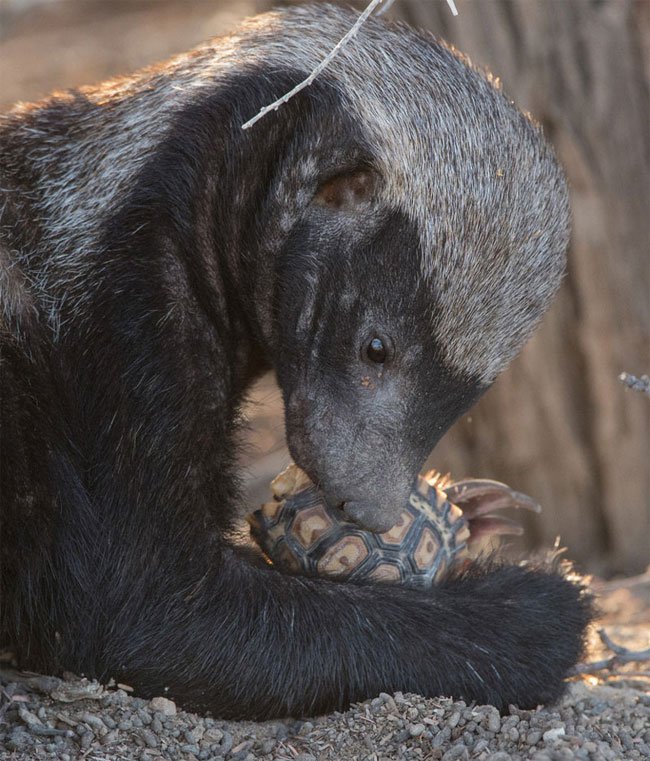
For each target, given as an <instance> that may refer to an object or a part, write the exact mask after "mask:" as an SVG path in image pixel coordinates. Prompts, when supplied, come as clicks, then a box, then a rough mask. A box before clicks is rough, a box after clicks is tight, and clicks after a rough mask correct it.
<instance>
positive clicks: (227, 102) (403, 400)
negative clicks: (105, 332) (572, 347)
mask: <svg viewBox="0 0 650 761" xmlns="http://www.w3.org/2000/svg"><path fill="white" fill-rule="evenodd" d="M355 19H356V14H354V13H353V12H351V11H344V10H341V9H337V8H335V7H332V6H327V5H319V6H315V7H305V8H293V9H289V10H284V11H278V12H274V13H271V14H267V15H264V16H261V17H258V18H256V19H252V20H251V21H249V22H247V23H245V24H244V25H243V26H242V27H241V29H240V30H239V31H238V32H236V33H235V34H234V35H232V36H231V37H229V38H226V39H225V40H222V41H217V42H216V43H209V44H207V45H205V46H203V47H201V48H198V49H197V50H196V51H194V52H193V53H190V54H188V55H186V56H181V57H179V58H178V59H176V60H173V61H171V62H170V63H169V64H167V65H166V66H165V67H163V68H161V69H158V70H151V71H145V72H144V73H141V74H139V75H135V76H134V77H133V78H130V79H127V80H122V81H119V82H116V83H109V84H108V86H104V87H103V88H100V89H92V88H87V89H83V90H81V91H79V92H78V93H77V94H73V95H70V96H65V97H64V98H63V99H59V100H55V101H53V102H52V104H50V105H47V104H46V105H45V106H44V107H42V108H41V110H37V111H35V112H34V113H29V112H28V113H20V114H19V115H18V118H19V120H20V122H19V131H20V130H23V126H24V130H23V131H22V133H21V134H20V137H19V140H20V144H21V145H24V151H25V154H29V156H30V160H31V161H33V162H34V163H35V165H36V166H35V173H36V174H37V175H39V176H42V177H45V178H47V181H46V182H45V183H44V192H43V194H42V200H41V201H40V202H38V203H40V207H39V208H38V210H37V211H38V214H37V215H36V214H35V215H34V216H35V217H36V216H37V217H38V219H39V220H41V221H42V227H43V233H42V236H43V240H42V245H43V247H44V248H46V249H47V250H48V251H49V252H50V253H49V255H48V256H49V258H48V263H47V266H45V267H44V268H43V271H42V272H40V273H36V274H34V273H30V276H31V277H32V280H33V282H38V283H39V284H41V285H42V286H43V288H42V290H43V292H47V293H48V294H49V295H48V299H49V300H50V301H51V302H52V304H51V314H52V316H53V317H52V319H53V320H54V321H55V322H56V321H59V322H61V323H62V324H63V325H64V326H65V323H66V321H67V320H71V319H72V317H74V315H75V314H77V315H78V314H79V313H81V312H83V310H84V309H90V308H91V307H90V306H88V304H87V302H88V298H89V297H88V289H87V285H85V284H87V283H88V282H89V276H87V275H85V274H84V272H90V271H91V270H92V269H93V268H95V271H96V270H97V269H99V274H97V272H96V274H95V275H93V276H92V279H93V281H94V282H95V283H96V284H101V283H102V282H105V287H102V288H99V287H98V288H97V292H98V293H99V292H100V291H101V293H100V295H99V296H98V299H97V303H98V304H99V306H98V314H99V319H103V317H102V315H103V314H104V313H105V310H106V303H107V300H108V299H109V294H122V296H121V298H123V299H124V300H125V301H124V305H123V306H122V307H120V308H119V309H118V310H117V311H118V314H117V317H116V323H117V322H119V321H126V320H127V319H130V320H131V322H130V323H129V325H128V326H126V327H125V328H124V329H123V330H122V334H124V335H125V336H127V337H129V340H130V336H134V335H135V332H134V331H135V329H134V325H136V323H137V324H138V325H140V324H144V322H145V319H144V317H143V315H154V313H155V310H156V309H157V308H158V306H157V302H156V303H153V302H150V301H147V300H146V299H147V298H148V296H146V292H147V289H150V290H151V289H153V283H154V282H155V283H157V285H156V288H157V289H158V291H160V293H163V292H164V293H167V292H172V294H173V299H172V301H173V303H172V305H171V306H169V308H167V307H165V316H164V319H160V320H159V319H157V318H156V320H154V319H153V317H152V318H151V319H152V322H154V324H155V326H156V329H157V330H158V329H162V328H161V327H160V326H166V325H168V324H170V322H173V320H172V317H173V316H174V315H176V314H178V308H179V306H183V307H184V308H186V309H188V308H190V307H188V306H187V305H188V304H191V305H192V307H191V308H192V309H195V308H199V309H200V310H201V312H202V313H205V314H208V315H209V316H210V319H211V320H212V322H213V323H214V324H215V325H217V330H216V331H215V332H216V333H217V334H218V335H219V336H226V335H229V334H230V335H232V336H235V338H233V339H232V341H231V344H230V345H229V346H228V348H227V351H228V357H229V359H223V358H222V359H221V360H219V361H220V362H222V365H225V364H226V363H227V362H228V361H232V362H234V360H233V359H232V358H233V357H239V356H240V354H241V355H242V356H243V355H244V354H245V353H246V352H245V349H244V348H242V347H243V346H244V345H250V344H251V342H252V343H253V345H254V346H256V347H257V353H258V354H259V350H260V349H261V351H262V352H263V353H264V355H265V356H266V358H267V361H268V364H270V365H271V366H272V367H273V368H274V369H275V371H276V373H277V376H278V380H279V383H280V386H281V388H282V392H283V395H284V400H285V407H286V424H287V438H288V443H289V448H290V450H291V453H292V455H293V456H294V458H295V459H296V461H297V462H298V464H299V465H301V466H302V467H303V468H304V469H305V470H306V471H307V472H308V473H309V474H310V475H311V477H312V478H313V479H314V480H315V481H316V482H318V483H320V485H321V486H322V488H323V489H324V491H325V493H326V495H327V496H328V497H329V499H331V500H332V501H333V502H336V503H339V502H344V503H345V509H346V510H347V512H348V513H349V514H350V515H351V516H352V517H353V518H354V519H355V520H357V521H359V522H360V523H362V524H363V525H365V526H367V527H369V528H371V529H384V528H386V527H388V526H389V525H391V524H392V523H393V522H394V520H395V516H396V514H397V512H398V510H399V507H400V505H401V504H402V503H403V501H404V500H405V499H406V497H407V494H408V491H409V489H410V487H411V484H412V482H413V479H414V477H415V475H416V473H417V472H418V470H419V469H420V467H421V466H422V464H423V462H424V460H425V458H426V457H427V456H428V454H429V452H430V450H431V449H432V448H433V446H434V444H435V443H436V442H437V440H438V439H439V437H440V436H441V435H442V433H443V432H444V431H445V430H446V429H447V428H448V427H449V426H450V424H451V423H452V422H453V421H454V420H455V419H456V418H457V417H458V416H459V415H460V414H461V413H462V412H463V411H464V410H466V409H467V408H468V407H469V406H470V405H471V404H472V403H473V402H474V401H475V400H476V399H477V398H478V396H479V395H480V394H481V393H482V392H483V391H484V390H485V389H486V388H487V387H488V386H489V385H490V383H491V382H492V381H493V380H494V378H495V376H496V375H497V373H498V372H499V371H500V370H501V369H503V368H504V367H505V366H506V364H507V363H508V362H509V360H510V359H511V358H512V357H513V356H514V355H515V354H516V353H517V351H518V350H519V349H520V347H521V345H522V344H523V342H524V341H525V340H526V338H527V337H528V336H529V334H530V332H531V331H532V329H533V327H534V325H535V324H536V323H537V321H538V320H539V319H540V317H541V315H542V314H543V312H544V311H545V309H546V308H547V306H548V304H549V301H550V299H551V297H552V295H553V293H554V291H555V290H556V288H557V286H558V284H559V281H560V278H561V274H562V270H563V265H564V256H565V249H566V246H567V238H568V208H567V192H566V188H565V184H564V180H563V176H562V173H561V171H560V169H559V168H558V166H557V163H556V161H555V159H554V157H553V155H552V152H551V151H550V149H549V148H548V147H547V145H546V144H545V142H544V140H543V139H542V137H541V135H540V133H539V131H538V129H537V128H536V127H535V126H534V125H533V124H532V123H531V122H530V120H529V119H527V118H526V117H524V116H523V115H522V114H521V113H520V112H519V111H518V110H517V109H516V108H515V107H514V106H513V105H512V104H511V103H510V102H509V101H508V100H507V99H506V98H505V97H504V96H503V95H502V94H501V93H500V92H499V90H498V89H497V88H495V87H494V85H493V84H492V83H491V82H490V81H489V79H487V78H486V77H484V76H482V75H481V74H479V73H477V72H476V71H474V70H473V69H471V68H470V67H469V66H468V65H467V63H466V62H464V61H463V60H462V59H461V57H460V56H458V55H457V54H456V53H454V52H453V51H451V50H450V49H449V48H447V47H445V46H444V45H442V44H440V43H439V42H437V41H436V40H435V39H434V38H433V37H431V36H429V35H426V34H420V33H417V32H414V31H412V30H410V29H408V28H406V27H402V26H395V25H387V24H384V23H381V22H379V21H377V20H373V19H370V20H369V21H368V23H367V24H366V25H364V27H363V28H362V29H361V30H360V31H359V33H358V35H357V36H356V38H355V39H354V41H353V42H352V43H351V44H349V45H348V46H347V47H346V48H344V49H343V51H342V52H341V54H340V55H339V56H337V57H336V58H335V59H334V60H333V61H332V63H331V65H330V66H329V67H328V68H327V69H326V70H325V71H324V72H323V73H322V74H321V75H320V76H319V77H318V79H317V80H316V81H315V82H314V83H313V84H312V85H311V86H310V87H309V88H308V89H307V90H305V91H303V92H301V93H299V94H298V95H297V96H296V97H295V98H293V99H292V100H290V101H289V102H288V103H287V104H285V105H284V106H283V107H282V108H280V109H279V110H278V111H276V112H273V113H270V114H269V115H268V116H266V117H265V118H264V119H262V120H261V121H260V122H259V123H258V124H256V125H255V126H254V127H252V128H251V129H250V130H246V131H242V130H241V125H242V123H243V122H245V121H246V120H247V119H248V118H250V117H251V116H253V115H254V114H255V113H257V111H258V109H259V108H261V107H262V106H264V105H266V104H267V103H269V102H270V101H272V100H274V99H275V98H277V97H279V96H280V95H282V94H283V93H285V92H286V91H287V90H289V89H290V88H291V87H292V86H293V85H295V84H296V83H297V82H299V81H301V80H302V79H303V78H304V77H305V76H306V75H307V74H308V73H309V72H310V71H311V69H312V68H313V67H314V66H315V65H316V64H317V63H318V62H319V61H320V60H322V58H323V57H324V56H325V55H326V53H327V52H328V51H329V50H330V49H331V48H332V47H333V46H334V44H335V43H336V42H337V41H338V40H339V39H340V38H341V37H342V36H343V35H344V34H345V32H346V31H347V30H348V29H349V28H350V26H351V25H352V23H353V22H354V20H355ZM66 98H67V99H66ZM61 113H65V118H66V119H68V120H69V122H70V126H69V129H68V131H67V132H65V130H64V128H63V126H61V127H59V126H57V129H59V130H60V131H61V136H60V137H59V138H57V137H55V136H54V135H52V134H49V136H48V141H47V146H46V147H47V150H45V151H43V152H42V156H41V155H40V154H39V151H40V150H41V149H40V147H39V146H40V143H38V144H37V145H36V146H35V147H33V146H31V144H30V140H32V139H35V140H36V139H37V138H38V135H39V132H40V131H42V130H44V129H45V127H42V125H41V122H44V123H45V124H46V127H47V128H48V129H50V131H51V125H52V124H53V123H54V122H56V124H57V125H58V124H59V120H60V119H61V118H62V117H61ZM34 136H36V138H35V137H34ZM57 140H58V142H57ZM115 209H119V211H118V212H116V211H115ZM98 230H99V231H101V232H100V233H99V234H97V235H96V234H95V231H98ZM35 234H36V233H35ZM48 236H49V237H48ZM153 250H158V251H160V252H161V253H160V255H159V256H157V257H154V256H153V255H152V254H151V253H148V252H150V251H153ZM106 251H108V253H104V255H102V252H106ZM33 259H34V260H36V257H33ZM179 262H180V266H179V265H178V263H179ZM109 267H110V268H111V269H110V281H103V280H102V277H103V275H102V272H103V271H104V270H105V271H106V272H108V271H109ZM155 267H160V277H159V281H155V278H153V276H152V268H155ZM138 273H140V274H141V276H142V285H141V286H140V285H138V286H134V285H133V283H134V279H135V278H136V277H137V276H138ZM107 277H109V276H108V275H107ZM120 278H121V279H122V280H123V282H122V281H120V282H118V280H120ZM174 279H175V280H174ZM170 280H174V283H173V284H172V285H170ZM181 281H182V282H183V284H184V285H183V288H185V289H186V291H187V293H185V292H183V291H182V288H181V286H180V285H179V283H180V282H181ZM124 294H132V295H131V296H130V297H129V299H128V300H127V299H126V296H124ZM188 294H189V295H188ZM110 298H113V297H112V296H110ZM115 298H117V296H115ZM161 298H162V297H161ZM197 305H199V307H197ZM136 309H138V310H140V316H139V317H138V318H137V320H135V319H131V315H132V312H133V311H134V310H136ZM179 324H180V329H182V330H184V331H186V332H191V330H192V329H193V326H194V325H196V324H198V318H197V320H194V321H193V320H192V319H184V320H181V321H180V323H179ZM242 325H243V328H242ZM55 327H56V326H55ZM229 331H230V333H229ZM244 334H245V338H244V339H242V340H241V341H240V340H239V339H240V338H241V337H242V335H244ZM235 339H236V340H235ZM111 340H114V337H113V336H112V338H111ZM224 340H225V339H224ZM204 343H209V342H208V341H205V342H204ZM201 345H203V344H202V343H201V341H199V340H198V339H197V340H196V341H195V346H201ZM139 346H141V343H140V344H139ZM195 353H196V352H195ZM156 361H158V360H156ZM186 361H187V362H194V361H195V360H194V357H193V355H191V356H188V358H187V359H186ZM206 361H207V360H206ZM246 361H248V360H246ZM241 364H242V366H243V365H245V364H246V362H245V361H244V360H243V359H242V360H241ZM132 365H133V366H134V367H135V366H138V362H136V361H135V360H134V361H133V363H132ZM196 372H197V373H198V372H199V371H198V370H197V371H196ZM243 374H244V373H243V371H242V375H243ZM207 375H208V373H207V371H206V376H207ZM210 377H216V374H215V373H213V375H212V376H210ZM140 385H142V384H140ZM226 396H227V397H228V398H231V397H232V398H235V397H236V393H233V394H229V393H228V394H226ZM197 404H198V401H197ZM150 406H151V405H150ZM164 408H165V405H164V404H161V405H158V407H156V409H157V410H160V409H164ZM140 409H142V405H141V407H140Z"/></svg>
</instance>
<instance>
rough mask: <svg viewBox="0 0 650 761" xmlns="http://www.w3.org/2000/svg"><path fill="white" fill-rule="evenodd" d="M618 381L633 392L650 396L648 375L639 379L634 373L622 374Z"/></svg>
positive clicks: (649, 378)
mask: <svg viewBox="0 0 650 761" xmlns="http://www.w3.org/2000/svg"><path fill="white" fill-rule="evenodd" d="M618 379H619V380H620V381H621V383H622V384H623V385H624V386H627V387H628V388H631V389H632V390H633V391H640V392H641V393H642V394H647V395H648V396H650V377H648V376H647V375H642V376H641V377H640V378H637V377H636V375H632V373H621V374H620V375H619V376H618Z"/></svg>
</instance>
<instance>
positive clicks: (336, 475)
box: [287, 402, 421, 532]
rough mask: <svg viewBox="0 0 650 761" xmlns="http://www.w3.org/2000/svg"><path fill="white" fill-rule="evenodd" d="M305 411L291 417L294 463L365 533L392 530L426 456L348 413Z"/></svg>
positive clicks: (310, 407) (316, 406)
mask: <svg viewBox="0 0 650 761" xmlns="http://www.w3.org/2000/svg"><path fill="white" fill-rule="evenodd" d="M299 406H300V408H301V411H302V413H303V414H302V415H296V416H292V415H291V412H290V411H289V410H288V414H287V434H288V443H289V448H290V451H291V454H292V456H293V458H294V460H295V461H296V462H297V464H298V465H300V467H302V468H303V470H305V471H306V472H307V473H308V475H309V476H310V478H311V479H312V480H313V481H314V482H315V483H316V484H317V485H318V486H319V488H320V489H321V490H322V491H323V493H324V495H325V499H326V500H327V502H328V503H329V504H331V505H333V506H338V507H341V508H342V509H343V511H344V512H345V514H346V515H347V516H348V517H349V518H351V519H352V520H353V521H354V522H355V523H357V524H358V525H359V526H361V527H362V528H364V529H367V530H369V531H376V532H381V531H386V530H388V529H389V528H390V527H391V526H393V525H394V524H395V523H396V521H397V518H398V516H399V513H400V512H401V510H402V508H403V507H404V505H405V504H406V502H407V500H408V497H409V493H410V491H411V487H412V485H413V483H414V479H415V477H416V475H417V473H418V470H419V468H420V466H421V462H419V460H420V457H419V456H414V453H413V452H409V451H408V448H405V447H404V444H405V443H406V442H404V438H403V437H402V436H400V435H399V434H394V435H390V434H389V433H388V432H381V431H377V430H373V429H372V424H371V423H370V421H368V420H367V419H361V420H359V419H358V418H357V417H356V416H355V417H353V416H352V415H351V414H350V413H349V412H348V413H347V414H346V410H345V409H341V408H340V407H339V408H331V407H329V410H328V409H322V408H321V407H320V405H319V404H318V403H317V402H316V403H313V404H312V405H310V404H309V403H307V404H300V405H299ZM328 406H329V405H328ZM306 407H307V410H306V409H305V408H306ZM305 412H306V414H304V413H305Z"/></svg>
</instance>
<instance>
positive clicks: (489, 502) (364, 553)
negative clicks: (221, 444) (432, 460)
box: [248, 464, 540, 588]
mask: <svg viewBox="0 0 650 761" xmlns="http://www.w3.org/2000/svg"><path fill="white" fill-rule="evenodd" d="M271 491H272V493H273V501H272V502H268V503H266V504H264V505H262V507H261V509H259V510H257V511H256V512H254V513H253V514H252V515H250V516H248V522H249V524H250V530H251V535H252V537H253V539H254V540H255V541H256V542H257V544H258V545H259V546H260V548H261V549H262V551H263V553H264V555H265V557H266V559H267V561H268V562H269V563H271V564H273V565H275V566H276V567H277V568H278V569H280V570H283V571H285V572H289V573H301V574H304V575H308V576H329V577H333V578H338V579H342V580H346V581H355V582H362V581H375V582H385V583H396V584H402V585H404V586H408V587H414V588H428V587H430V586H431V585H432V584H433V583H434V582H435V581H436V580H437V579H440V578H441V577H442V575H443V574H444V573H445V572H446V571H447V570H448V569H449V568H451V567H452V566H457V565H458V564H459V563H461V562H462V561H464V560H467V559H468V557H469V554H468V550H469V547H470V545H471V544H475V543H476V542H478V541H479V540H480V539H482V538H484V537H486V536H492V535H501V534H521V533H522V532H523V530H522V528H521V527H520V526H519V525H518V524H517V523H515V522H513V521H511V520H508V519H506V518H503V517H500V516H499V517H497V516H495V515H493V513H494V511H496V510H500V509H502V508H505V507H518V508H524V509H528V510H533V511H535V512H539V510H540V508H539V505H537V503H536V502H534V501H533V500H532V499H531V498H530V497H527V496H526V495H524V494H520V493H519V492H515V491H513V490H512V489H510V488H509V487H508V486H506V485H505V484H502V483H500V482H498V481H492V480H489V479H465V480H462V481H458V482H456V483H454V482H452V481H451V480H450V478H449V477H448V476H441V475H440V474H439V473H437V472H436V471H430V472H429V473H427V474H426V475H420V476H418V478H417V480H416V483H415V484H414V487H413V489H412V490H411V493H410V495H409V499H408V502H407V504H406V505H405V506H404V508H403V510H402V512H401V513H400V514H399V517H398V519H397V522H396V523H395V525H394V526H393V527H392V528H390V529H389V530H388V531H385V532H383V533H372V532H370V531H366V530H364V529H362V528H361V527H359V526H357V525H356V524H355V523H354V522H353V521H351V520H350V519H349V518H348V517H347V516H346V515H345V513H344V511H343V509H342V508H341V507H338V506H333V505H329V504H327V503H326V501H325V500H324V498H323V495H322V494H321V492H320V491H319V490H318V489H317V488H316V486H315V485H314V484H313V483H312V482H311V481H310V480H309V477H308V476H307V475H306V474H305V473H304V472H303V471H302V470H301V469H300V468H299V467H298V466H297V465H295V464H291V465H289V467H288V468H286V470H284V471H283V472H282V473H280V475H278V476H277V477H276V478H275V479H274V480H273V482H272V483H271Z"/></svg>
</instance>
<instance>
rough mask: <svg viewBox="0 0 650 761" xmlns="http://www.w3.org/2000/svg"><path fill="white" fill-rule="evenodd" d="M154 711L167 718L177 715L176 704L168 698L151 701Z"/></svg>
mask: <svg viewBox="0 0 650 761" xmlns="http://www.w3.org/2000/svg"><path fill="white" fill-rule="evenodd" d="M149 705H150V706H151V710H152V711H160V713H162V714H164V715H165V716H175V715H176V703H174V701H173V700H169V699H168V698H163V697H158V698H153V699H152V700H150V701H149Z"/></svg>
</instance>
